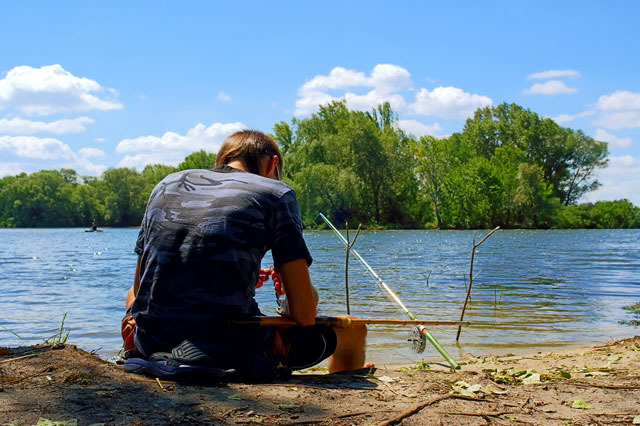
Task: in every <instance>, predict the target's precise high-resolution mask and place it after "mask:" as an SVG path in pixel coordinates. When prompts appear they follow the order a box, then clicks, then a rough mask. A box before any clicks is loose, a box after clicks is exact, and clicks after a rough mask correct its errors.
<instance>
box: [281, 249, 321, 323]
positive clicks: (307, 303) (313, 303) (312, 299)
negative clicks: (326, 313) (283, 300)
mask: <svg viewBox="0 0 640 426" xmlns="http://www.w3.org/2000/svg"><path fill="white" fill-rule="evenodd" d="M278 273H279V274H280V276H281V277H282V284H283V285H284V290H285V292H286V294H287V302H288V304H289V317H290V318H291V319H292V320H294V321H295V322H296V323H297V324H298V325H299V326H301V327H306V326H309V325H313V324H315V319H316V307H317V306H318V295H317V293H316V292H315V291H314V289H313V287H312V286H311V278H309V267H308V266H307V261H306V260H305V259H297V260H292V261H291V262H286V263H283V264H282V265H280V267H279V268H278Z"/></svg>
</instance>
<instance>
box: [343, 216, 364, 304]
mask: <svg viewBox="0 0 640 426" xmlns="http://www.w3.org/2000/svg"><path fill="white" fill-rule="evenodd" d="M345 227H346V230H347V253H346V259H345V262H344V287H345V291H346V295H347V315H351V308H350V307H349V253H350V252H351V248H352V247H353V245H354V244H355V243H356V240H357V239H358V235H360V228H362V224H360V225H358V230H357V231H356V236H355V237H353V241H351V242H349V222H346V223H345Z"/></svg>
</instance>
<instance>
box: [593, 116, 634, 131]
mask: <svg viewBox="0 0 640 426" xmlns="http://www.w3.org/2000/svg"><path fill="white" fill-rule="evenodd" d="M593 124H596V125H598V126H602V127H606V128H607V129H611V130H620V129H636V128H638V127H640V111H623V112H614V113H611V114H603V115H601V116H600V117H598V119H597V120H595V121H594V122H593Z"/></svg>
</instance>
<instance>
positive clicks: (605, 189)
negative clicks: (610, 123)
mask: <svg viewBox="0 0 640 426" xmlns="http://www.w3.org/2000/svg"><path fill="white" fill-rule="evenodd" d="M597 177H598V180H599V181H600V183H602V186H601V187H600V188H598V189H597V190H596V191H594V192H592V193H589V194H588V195H587V196H586V197H585V198H586V199H587V201H597V200H619V199H622V198H626V199H627V200H629V201H631V202H632V203H633V204H635V205H640V192H638V187H640V159H639V158H637V157H633V156H630V155H625V156H619V157H616V156H611V157H609V166H608V167H607V168H606V169H604V170H600V171H598V173H597Z"/></svg>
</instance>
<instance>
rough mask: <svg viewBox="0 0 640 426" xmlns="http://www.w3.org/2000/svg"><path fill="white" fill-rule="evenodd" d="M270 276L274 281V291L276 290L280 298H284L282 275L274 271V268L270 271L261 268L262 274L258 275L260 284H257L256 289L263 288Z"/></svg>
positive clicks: (270, 268)
mask: <svg viewBox="0 0 640 426" xmlns="http://www.w3.org/2000/svg"><path fill="white" fill-rule="evenodd" d="M269 276H271V279H272V280H273V289H274V290H275V292H276V294H277V295H278V296H284V286H283V285H282V278H280V274H278V273H277V272H276V270H275V269H273V266H271V267H269V269H264V268H260V273H259V274H258V282H257V283H256V285H255V287H254V288H256V289H258V288H260V287H262V285H263V284H264V283H265V281H268V280H269Z"/></svg>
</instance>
